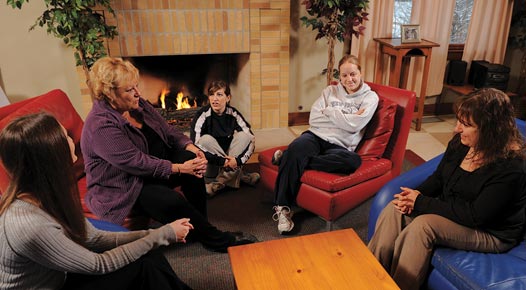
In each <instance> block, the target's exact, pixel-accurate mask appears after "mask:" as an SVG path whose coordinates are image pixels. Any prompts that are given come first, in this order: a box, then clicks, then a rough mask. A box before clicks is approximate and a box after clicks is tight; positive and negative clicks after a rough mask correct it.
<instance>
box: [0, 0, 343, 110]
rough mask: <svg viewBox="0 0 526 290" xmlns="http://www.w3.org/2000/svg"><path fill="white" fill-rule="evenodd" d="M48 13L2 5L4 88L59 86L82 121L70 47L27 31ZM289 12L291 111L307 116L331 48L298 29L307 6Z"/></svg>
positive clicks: (19, 92) (25, 91)
mask: <svg viewBox="0 0 526 290" xmlns="http://www.w3.org/2000/svg"><path fill="white" fill-rule="evenodd" d="M44 9H45V6H44V4H43V2H40V1H32V2H30V3H25V4H24V7H23V9H22V10H18V9H12V8H11V7H10V6H7V5H6V4H5V2H2V3H0V35H1V36H2V40H1V43H2V45H0V85H2V86H3V87H4V89H5V92H6V94H7V95H8V97H9V99H10V101H11V102H15V101H19V100H22V99H26V98H29V97H33V96H36V95H39V94H42V93H45V92H47V91H49V90H52V89H55V88H60V89H62V90H63V91H65V92H66V93H67V94H68V96H69V97H70V99H71V101H72V103H73V105H74V106H75V108H76V109H77V111H78V112H79V114H80V115H81V117H83V118H84V117H85V116H86V114H87V112H88V110H89V107H86V106H85V105H84V104H83V101H82V97H81V93H80V86H79V80H78V76H77V73H76V69H75V61H74V58H73V51H72V49H71V48H67V47H66V46H65V45H64V44H63V43H62V41H61V40H59V39H57V38H55V37H53V36H51V35H48V34H47V33H46V31H45V29H44V28H41V27H36V28H35V29H34V30H32V31H28V30H29V27H30V26H31V25H33V23H34V22H35V20H36V19H37V17H38V16H39V15H40V14H41V12H42V11H44ZM291 10H292V11H291V49H290V52H291V54H290V88H289V93H290V96H289V104H288V107H289V112H308V111H309V110H310V107H311V105H312V103H313V102H314V100H316V98H317V97H319V95H320V92H321V90H322V89H323V88H324V87H325V86H326V83H325V82H326V78H325V76H323V75H320V73H321V70H322V69H323V68H324V67H325V66H326V64H327V44H326V43H325V41H324V40H322V39H320V40H318V41H316V42H315V41H314V37H315V32H313V31H311V30H310V29H307V28H305V27H303V26H301V25H300V22H299V17H301V16H302V15H304V14H305V7H304V6H302V5H301V4H300V1H299V0H292V1H291ZM300 14H301V15H300ZM342 51H343V45H341V44H338V45H337V47H336V49H335V53H336V60H335V61H338V59H339V58H340V57H341V55H342ZM299 106H302V110H299V109H298V107H299Z"/></svg>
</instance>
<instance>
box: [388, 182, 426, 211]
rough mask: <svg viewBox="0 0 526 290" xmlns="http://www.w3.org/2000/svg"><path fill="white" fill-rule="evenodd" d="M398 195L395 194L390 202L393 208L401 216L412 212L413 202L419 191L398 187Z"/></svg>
mask: <svg viewBox="0 0 526 290" xmlns="http://www.w3.org/2000/svg"><path fill="white" fill-rule="evenodd" d="M400 189H401V190H402V191H401V192H400V193H397V194H395V195H394V196H393V197H394V200H393V201H392V203H393V205H394V207H395V208H396V209H397V210H398V211H399V212H400V213H402V214H406V215H409V214H411V212H413V209H414V206H415V201H416V198H417V196H418V195H419V194H420V191H418V190H414V189H411V188H408V187H400Z"/></svg>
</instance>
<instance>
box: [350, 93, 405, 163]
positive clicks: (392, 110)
mask: <svg viewBox="0 0 526 290" xmlns="http://www.w3.org/2000/svg"><path fill="white" fill-rule="evenodd" d="M396 108H397V104H396V103H395V102H393V101H390V100H388V99H383V98H381V97H380V100H379V102H378V107H377V108H376V112H375V113H374V115H373V118H372V119H371V121H369V124H367V127H366V128H365V134H364V136H363V138H362V141H361V142H360V144H359V145H358V148H357V150H356V152H357V153H358V154H360V156H361V157H362V160H377V159H379V158H382V155H383V154H384V152H385V149H386V148H387V144H388V143H389V139H390V138H391V134H392V133H393V129H394V121H395V115H396Z"/></svg>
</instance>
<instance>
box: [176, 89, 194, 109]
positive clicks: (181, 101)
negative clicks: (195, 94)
mask: <svg viewBox="0 0 526 290" xmlns="http://www.w3.org/2000/svg"><path fill="white" fill-rule="evenodd" d="M195 107H197V104H196V103H195V101H194V102H193V105H190V103H189V102H188V97H186V98H185V97H184V96H183V92H179V93H177V110H181V109H189V108H195Z"/></svg>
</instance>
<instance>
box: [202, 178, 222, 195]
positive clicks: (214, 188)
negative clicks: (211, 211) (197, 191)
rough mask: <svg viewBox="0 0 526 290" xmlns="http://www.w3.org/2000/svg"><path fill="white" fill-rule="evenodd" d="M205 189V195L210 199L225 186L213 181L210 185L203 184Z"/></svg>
mask: <svg viewBox="0 0 526 290" xmlns="http://www.w3.org/2000/svg"><path fill="white" fill-rule="evenodd" d="M205 188H206V193H207V194H208V196H209V197H212V196H214V195H216V193H217V192H218V191H220V190H221V189H223V188H225V184H224V183H221V182H217V181H214V182H210V183H207V184H205Z"/></svg>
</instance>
